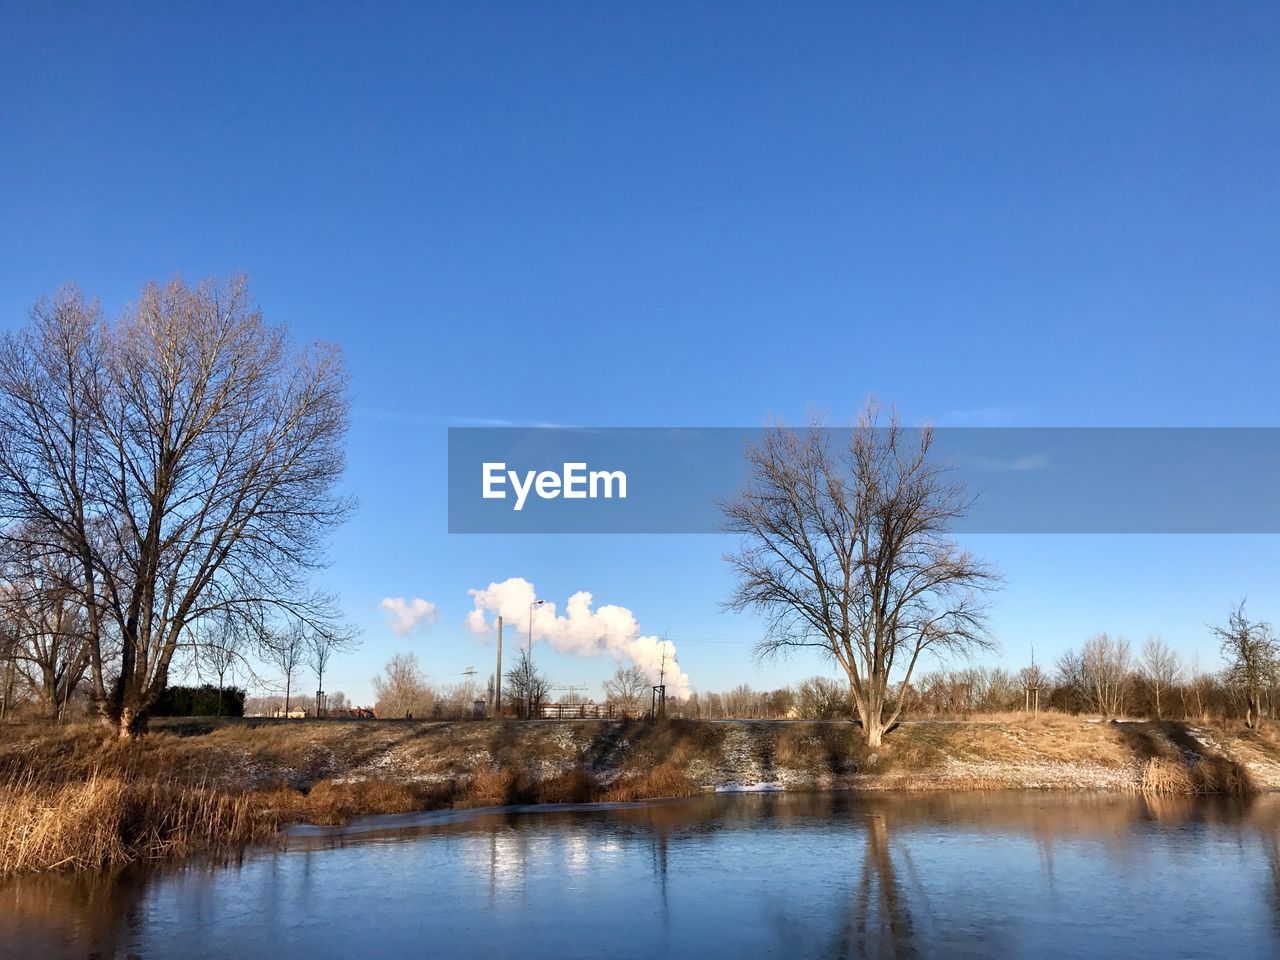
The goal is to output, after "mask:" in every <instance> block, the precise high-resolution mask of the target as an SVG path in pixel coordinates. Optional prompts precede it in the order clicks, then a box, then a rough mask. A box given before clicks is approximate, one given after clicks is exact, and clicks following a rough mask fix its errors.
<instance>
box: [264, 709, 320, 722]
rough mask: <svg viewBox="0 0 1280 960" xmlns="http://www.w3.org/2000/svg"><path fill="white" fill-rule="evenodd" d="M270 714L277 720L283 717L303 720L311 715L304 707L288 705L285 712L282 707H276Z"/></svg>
mask: <svg viewBox="0 0 1280 960" xmlns="http://www.w3.org/2000/svg"><path fill="white" fill-rule="evenodd" d="M272 716H273V717H275V718H276V719H277V720H283V719H285V718H288V719H289V720H305V719H306V718H307V717H309V716H311V714H310V712H309V711H308V710H307V708H306V707H290V708H289V710H288V712H287V713H286V712H285V709H284V707H277V708H276V711H275V713H273V714H272Z"/></svg>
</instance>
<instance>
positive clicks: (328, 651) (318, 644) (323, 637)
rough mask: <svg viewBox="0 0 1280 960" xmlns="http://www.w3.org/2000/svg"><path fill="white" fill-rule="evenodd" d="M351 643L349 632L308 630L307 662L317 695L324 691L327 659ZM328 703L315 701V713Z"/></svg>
mask: <svg viewBox="0 0 1280 960" xmlns="http://www.w3.org/2000/svg"><path fill="white" fill-rule="evenodd" d="M351 644H352V637H351V636H350V634H342V633H336V632H334V631H333V630H327V629H323V628H316V629H314V630H312V631H311V632H310V634H309V635H308V641H307V662H308V663H309V664H310V665H311V670H312V672H313V673H314V674H315V675H316V695H317V697H319V695H320V694H321V693H323V692H324V675H325V671H326V670H328V669H329V661H330V660H332V659H333V656H334V654H336V653H339V652H341V651H343V650H346V649H348V648H349V647H350V646H351ZM328 705H330V701H329V700H328V699H326V700H325V701H324V706H323V707H322V704H321V702H320V701H319V700H317V701H316V710H317V713H316V715H317V716H319V711H320V710H321V709H323V708H324V707H327V706H328Z"/></svg>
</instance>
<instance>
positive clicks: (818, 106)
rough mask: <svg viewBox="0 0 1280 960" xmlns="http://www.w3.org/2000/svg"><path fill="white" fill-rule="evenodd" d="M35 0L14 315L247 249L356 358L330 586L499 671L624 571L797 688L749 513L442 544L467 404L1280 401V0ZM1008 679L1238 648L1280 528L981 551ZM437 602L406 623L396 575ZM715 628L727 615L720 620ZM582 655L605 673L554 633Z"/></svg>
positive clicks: (699, 418)
mask: <svg viewBox="0 0 1280 960" xmlns="http://www.w3.org/2000/svg"><path fill="white" fill-rule="evenodd" d="M177 11H178V8H176V7H174V6H172V5H159V4H156V5H147V4H113V5H106V4H102V5H89V4H84V5H59V4H33V3H32V4H19V3H7V4H4V5H2V6H0V145H2V146H3V149H2V150H0V323H2V324H4V325H5V326H14V325H17V324H19V323H21V322H22V321H23V320H24V318H25V316H26V314H27V311H28V309H29V308H30V306H31V304H32V303H33V302H34V301H35V300H36V299H37V298H38V297H39V296H40V295H42V294H46V293H49V292H52V291H53V290H55V289H56V288H57V287H58V286H59V285H60V284H62V283H64V282H66V281H68V280H75V281H77V282H78V283H79V284H80V285H81V286H82V287H84V288H85V289H86V290H88V291H90V292H92V293H95V294H97V295H98V296H100V297H101V298H102V300H103V302H104V305H106V306H107V307H108V309H109V310H110V311H111V312H114V311H115V310H117V309H119V308H120V307H121V306H122V305H123V304H124V303H125V302H127V301H128V300H129V299H130V298H131V297H133V296H134V295H136V293H137V290H138V289H139V287H140V286H141V284H142V283H143V282H144V281H146V280H148V279H150V278H166V277H169V276H171V275H173V274H174V273H177V272H181V273H182V274H183V275H184V276H186V277H188V278H191V279H195V278H199V277H202V276H206V275H210V274H226V273H229V272H233V271H241V270H243V271H247V272H248V273H249V274H250V275H251V276H252V278H253V283H254V289H255V291H256V293H257V296H258V299H259V301H260V303H261V304H262V306H263V308H264V310H265V311H266V314H267V316H268V317H269V318H270V319H272V320H275V321H279V322H286V323H288V324H289V325H290V326H291V328H292V329H293V331H294V332H295V334H296V336H297V337H298V338H299V339H315V338H323V339H329V340H334V341H337V342H339V343H341V344H342V346H343V347H344V349H345V351H346V354H347V358H348V361H349V364H350V367H351V371H352V374H353V384H354V392H355V398H356V399H355V419H354V425H353V429H352V433H351V438H350V461H351V467H350V471H349V475H348V481H347V482H348V486H349V487H350V489H351V491H352V492H354V493H355V494H356V495H357V496H358V497H359V498H360V501H361V508H360V511H359V513H358V514H357V515H356V517H355V518H354V519H353V520H352V521H351V522H350V523H349V524H348V525H347V527H346V528H345V529H344V530H343V531H342V532H341V534H340V535H339V536H338V537H337V539H336V541H335V544H334V564H333V566H332V568H331V569H330V571H329V572H328V574H327V577H326V579H327V580H328V581H329V582H330V584H331V585H332V586H334V587H336V588H337V589H339V590H340V591H341V593H342V597H343V602H344V606H345V608H346V610H347V612H348V614H349V615H350V616H351V618H352V619H353V620H355V621H356V622H357V623H359V624H360V625H361V626H363V628H364V637H365V639H364V646H363V648H362V650H361V652H360V653H358V654H356V655H352V656H349V657H347V658H345V659H344V660H343V661H342V662H341V663H340V665H339V666H338V669H337V670H336V674H337V676H336V677H335V679H334V680H333V681H332V682H331V683H330V684H329V686H330V687H331V688H332V689H345V690H346V691H348V692H349V693H351V694H353V695H354V696H355V697H356V698H357V699H367V691H368V678H369V677H370V676H371V675H372V674H373V673H374V672H375V671H376V670H377V668H378V666H379V665H380V664H381V662H382V661H383V660H385V658H386V657H387V655H389V654H390V653H391V652H393V651H395V650H397V649H414V650H416V651H417V652H418V653H419V655H420V656H421V658H422V660H423V662H424V664H425V665H426V667H427V669H428V670H429V671H430V672H431V673H432V674H435V675H437V676H438V677H439V678H440V679H441V680H442V681H447V680H448V679H451V678H452V677H453V675H456V674H458V673H460V672H461V670H462V669H463V668H464V667H465V666H467V665H469V664H475V665H477V666H478V667H479V668H480V669H481V671H482V674H483V673H484V672H487V669H488V666H489V662H490V658H491V647H487V646H483V645H481V644H480V643H479V642H478V641H477V640H476V639H475V638H474V637H473V635H472V634H470V633H469V632H468V631H467V630H466V628H465V626H464V625H463V620H464V618H465V616H466V614H467V612H468V611H469V610H470V609H471V600H470V597H469V596H468V594H467V590H468V589H470V588H477V587H484V586H486V585H487V584H489V583H490V582H491V581H501V580H504V579H506V578H508V577H524V578H527V579H529V580H531V581H533V582H534V583H535V584H536V586H537V589H538V592H539V594H540V595H541V596H543V597H546V598H548V599H551V600H553V601H555V602H556V603H557V604H558V605H559V606H560V607H563V605H564V602H565V600H566V598H567V597H568V595H569V594H571V593H573V592H576V591H579V590H589V591H591V592H592V593H593V595H594V596H595V599H596V601H597V603H615V604H619V605H622V606H625V607H628V608H630V609H631V610H632V611H633V612H634V614H635V616H636V617H637V619H638V620H639V622H640V624H641V625H642V627H643V628H644V630H645V631H653V632H663V631H668V632H669V633H670V636H671V637H672V638H673V639H674V640H675V641H676V644H677V647H678V648H679V651H680V660H681V663H682V665H683V666H684V668H685V670H686V671H687V672H688V674H689V675H690V677H691V679H692V680H693V682H694V684H695V685H696V686H698V687H700V688H702V689H714V688H721V687H726V686H731V685H733V684H735V683H737V682H740V681H746V682H749V683H752V684H753V685H759V686H770V685H773V684H774V683H775V682H784V681H788V680H794V679H796V678H798V677H801V676H804V675H807V674H809V673H812V672H814V671H815V670H816V669H818V668H819V666H820V664H818V663H817V662H816V661H813V660H810V659H797V660H796V661H793V662H790V663H787V664H783V665H781V666H777V667H769V668H760V667H758V666H757V665H755V664H753V663H752V661H751V659H750V656H749V643H750V641H751V640H753V639H754V638H755V637H756V636H757V635H758V628H757V626H756V624H755V622H754V621H753V620H752V619H750V618H747V617H736V616H731V615H729V614H726V613H723V612H721V611H720V610H719V608H718V601H720V600H721V599H722V598H723V597H724V596H725V595H726V593H727V591H728V585H729V582H728V575H727V572H726V570H725V569H724V567H723V565H722V564H721V562H720V559H719V557H720V554H721V553H722V552H723V551H724V549H725V548H726V546H727V544H726V543H725V542H724V541H723V540H721V539H720V538H717V537H707V536H703V537H692V536H690V537H673V536H667V537H660V536H653V537H600V536H595V537H576V538H575V537H506V538H504V537H496V536H491V537H482V536H475V537H461V536H455V537H450V536H448V535H447V534H446V532H445V487H444V479H445V429H446V427H447V426H448V425H450V424H462V423H476V422H485V421H504V422H514V423H521V424H525V423H538V422H553V423H566V424H588V425H608V426H615V425H616V426H628V425H672V424H675V425H689V424H692V425H720V424H723V425H747V426H751V425H756V424H759V423H760V422H761V421H763V420H764V419H765V418H766V417H767V416H769V415H771V414H776V415H781V416H783V417H786V418H790V419H793V420H794V419H797V418H798V417H800V416H801V415H802V413H803V411H804V410H805V409H806V407H808V406H810V405H817V406H820V407H824V408H827V409H829V410H830V411H831V414H832V415H833V417H834V418H835V419H837V420H840V419H843V418H844V417H846V416H847V415H848V414H850V413H851V412H852V411H854V410H855V409H856V408H857V407H858V406H859V405H860V404H861V402H862V401H863V399H864V398H865V397H866V396H867V395H868V394H869V393H872V392H874V393H876V394H878V395H879V396H881V397H882V398H884V399H886V400H889V401H892V402H894V403H896V404H897V405H898V407H899V408H900V409H901V410H902V412H903V414H904V415H905V417H906V419H907V420H909V421H912V422H916V421H920V420H923V419H925V418H930V419H933V420H934V421H936V422H938V423H942V424H1000V425H1019V426H1036V425H1081V426H1094V425H1277V424H1278V423H1280V391H1278V390H1277V388H1276V385H1275V384H1276V373H1277V359H1278V351H1277V341H1278V338H1280V335H1278V333H1277V315H1278V307H1280V274H1278V273H1277V269H1276V268H1277V263H1278V262H1280V260H1278V256H1277V255H1278V254H1280V111H1277V110H1276V107H1275V105H1276V103H1277V102H1280V58H1277V57H1276V55H1275V51H1276V50H1277V49H1280V8H1278V7H1276V6H1275V5H1274V4H1261V3H1260V4H1222V5H1191V4H1176V3H1173V4H1167V3H1166V4H1150V5H1142V4H1133V5H1125V6H1124V7H1123V8H1119V7H1117V5H1114V4H1072V5H1061V6H1057V7H1053V8H1051V7H1050V6H1049V5H1042V4H962V3H954V4H953V3H948V4H916V5H911V6H909V7H907V6H904V5H887V4H876V5H870V4H839V5H837V4H832V5H791V6H790V7H789V8H788V9H786V10H784V9H783V8H781V7H778V6H777V5H764V4H759V5H749V4H732V5H731V4H698V5H674V4H672V5H655V4H649V5H629V6H624V5H621V4H590V5H588V4H581V5H571V4H554V5H550V4H548V5H519V6H518V5H514V4H453V5H423V4H414V5H404V6H396V5H390V4H388V5H381V6H378V7H376V8H375V7H373V6H364V7H361V8H359V9H356V8H354V7H350V8H349V7H345V6H339V5H333V6H325V5H322V4H311V5H306V6H286V5H283V4H280V5H263V4H245V5H239V4H235V3H224V4H219V5H216V6H208V7H204V8H196V7H192V8H191V9H189V10H185V11H182V12H177ZM973 545H974V546H975V547H976V548H978V549H980V550H981V551H982V552H983V553H984V555H986V556H988V557H989V558H990V559H991V560H992V561H994V562H995V563H996V564H997V565H998V566H1000V568H1001V569H1002V570H1003V572H1004V573H1005V575H1006V578H1007V580H1008V586H1007V588H1006V590H1005V591H1004V593H1003V594H1002V596H1001V597H1000V598H999V599H998V601H997V603H996V606H995V609H994V614H995V626H996V629H997V632H998V633H999V636H1000V639H1001V641H1002V644H1003V649H1004V657H1005V659H1006V661H1007V662H1008V663H1009V665H1011V666H1015V667H1016V666H1021V665H1022V664H1023V663H1025V662H1026V659H1027V656H1028V653H1029V645H1030V643H1031V642H1033V641H1034V643H1035V644H1036V652H1037V657H1038V659H1042V660H1047V659H1052V658H1053V657H1054V656H1056V654H1057V653H1059V652H1061V650H1062V649H1063V648H1064V647H1066V646H1068V645H1071V644H1076V643H1078V642H1079V641H1080V640H1081V639H1083V638H1084V637H1085V636H1087V635H1088V634H1089V633H1091V632H1093V631H1095V630H1099V629H1109V630H1112V631H1117V632H1122V633H1126V634H1127V635H1129V636H1130V637H1131V638H1132V639H1133V640H1134V641H1135V642H1140V641H1141V639H1142V638H1143V637H1145V636H1146V634H1148V633H1151V632H1159V633H1163V634H1164V635H1165V636H1166V637H1167V638H1168V639H1169V640H1170V641H1171V642H1173V643H1174V644H1175V646H1177V647H1179V648H1180V649H1182V650H1183V651H1185V652H1188V653H1190V652H1191V651H1193V650H1194V649H1195V648H1196V647H1197V645H1199V648H1200V658H1201V661H1202V663H1204V664H1205V665H1214V664H1216V650H1214V649H1213V648H1212V646H1211V645H1210V644H1209V643H1208V642H1207V639H1206V629H1205V622H1206V621H1209V620H1213V619H1215V618H1219V617H1220V616H1221V615H1222V614H1223V613H1224V612H1225V609H1226V607H1227V605H1228V604H1229V603H1230V602H1232V601H1233V600H1235V599H1238V598H1239V597H1241V596H1245V595H1247V596H1249V597H1250V601H1251V606H1252V608H1253V609H1254V612H1256V613H1257V614H1259V615H1262V616H1266V617H1269V618H1273V619H1277V620H1280V583H1278V578H1277V570H1280V566H1278V564H1277V560H1278V559H1280V540H1278V539H1277V538H1265V537H1204V536H1201V537H1183V538H1177V537H1156V536H1152V537H1128V538H1122V537H1022V538H1017V537H982V538H973ZM385 596H403V597H410V598H411V597H422V598H425V599H427V600H429V601H431V602H433V603H435V604H437V606H438V613H437V617H436V620H435V623H434V624H433V625H432V626H431V627H430V628H429V629H426V630H420V631H418V632H415V633H413V634H411V635H410V636H408V637H405V638H398V637H396V636H395V635H393V634H392V632H391V631H390V630H389V628H388V627H387V625H386V620H385V617H384V614H383V611H382V610H381V609H380V607H379V601H380V600H381V598H383V597H385ZM710 641H715V642H710ZM539 656H540V657H542V658H543V660H542V662H544V663H545V664H546V666H547V667H548V670H549V671H550V672H551V674H552V675H553V676H554V678H555V679H556V680H557V681H559V682H565V683H567V682H598V680H599V679H600V678H601V677H603V676H604V675H605V674H607V673H608V672H610V671H611V670H612V667H613V665H612V663H609V662H606V661H604V660H601V659H591V658H582V657H576V658H571V657H564V656H559V655H556V654H553V653H550V652H545V651H544V648H540V650H539Z"/></svg>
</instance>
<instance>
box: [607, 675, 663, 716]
mask: <svg viewBox="0 0 1280 960" xmlns="http://www.w3.org/2000/svg"><path fill="white" fill-rule="evenodd" d="M651 686H652V684H650V683H649V678H648V677H646V676H645V675H644V671H643V670H641V669H640V668H639V667H627V668H625V669H624V668H623V667H619V668H618V670H617V672H616V673H614V675H613V677H612V678H611V679H609V680H606V681H605V682H604V695H605V699H606V701H608V702H609V703H612V704H613V705H614V706H615V707H617V708H618V709H619V710H620V711H621V712H622V713H623V714H624V715H626V716H635V715H637V714H639V713H640V711H641V710H642V709H643V707H644V698H645V695H646V694H648V693H649V690H650V688H651Z"/></svg>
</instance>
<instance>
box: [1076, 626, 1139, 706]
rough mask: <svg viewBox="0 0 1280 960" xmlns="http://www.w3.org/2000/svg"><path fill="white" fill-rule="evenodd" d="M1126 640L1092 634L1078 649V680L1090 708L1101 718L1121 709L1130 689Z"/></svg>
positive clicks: (1127, 642) (1104, 634) (1105, 634)
mask: <svg viewBox="0 0 1280 960" xmlns="http://www.w3.org/2000/svg"><path fill="white" fill-rule="evenodd" d="M1129 666H1130V664H1129V641H1128V640H1126V639H1124V638H1123V637H1113V636H1111V635H1110V634H1109V633H1098V634H1094V635H1093V636H1092V637H1090V638H1089V639H1088V640H1086V641H1085V642H1084V646H1082V647H1081V648H1080V670H1081V681H1082V682H1083V686H1084V693H1085V698H1086V700H1087V703H1088V705H1089V706H1090V708H1091V709H1093V710H1095V711H1097V712H1098V713H1100V714H1102V715H1103V716H1104V717H1115V716H1119V715H1120V714H1122V713H1123V712H1124V704H1125V697H1126V696H1127V695H1128V692H1129Z"/></svg>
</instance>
